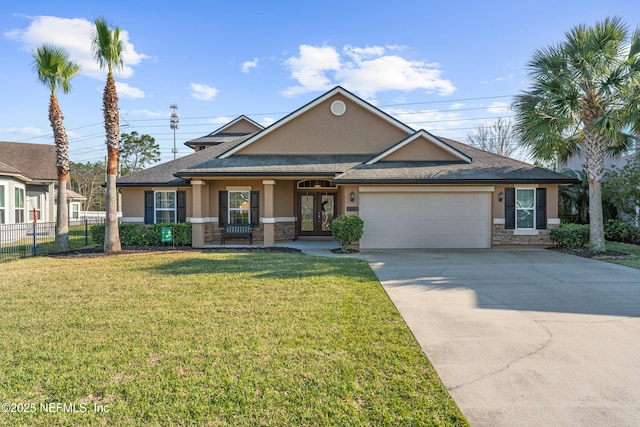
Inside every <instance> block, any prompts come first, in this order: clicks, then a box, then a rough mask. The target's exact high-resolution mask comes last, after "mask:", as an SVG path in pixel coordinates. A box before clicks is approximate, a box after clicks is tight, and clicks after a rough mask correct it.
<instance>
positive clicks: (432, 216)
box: [360, 192, 491, 249]
mask: <svg viewBox="0 0 640 427" xmlns="http://www.w3.org/2000/svg"><path fill="white" fill-rule="evenodd" d="M490 194H491V193H484V192H483V193H398V194H393V193H362V194H361V195H360V216H361V217H362V219H363V220H364V228H365V232H364V235H363V237H362V239H361V241H360V247H361V248H363V249H374V248H390V249H405V248H406V249H412V248H446V249H454V248H488V247H490V243H491V196H490Z"/></svg>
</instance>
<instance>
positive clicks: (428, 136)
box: [367, 129, 471, 165]
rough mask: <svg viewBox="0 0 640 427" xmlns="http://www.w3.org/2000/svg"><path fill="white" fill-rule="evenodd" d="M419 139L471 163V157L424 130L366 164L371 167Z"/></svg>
mask: <svg viewBox="0 0 640 427" xmlns="http://www.w3.org/2000/svg"><path fill="white" fill-rule="evenodd" d="M419 138H425V139H426V140H427V141H429V142H431V143H432V144H434V145H435V146H437V147H439V148H441V149H443V150H444V151H446V152H447V153H449V154H451V155H452V156H454V157H455V158H457V159H459V160H461V161H463V162H466V163H471V157H469V156H468V155H466V154H464V153H463V152H461V151H460V150H456V149H455V148H453V147H452V146H451V145H448V144H447V143H446V142H444V141H443V140H442V139H440V138H438V137H435V136H433V135H431V134H430V133H429V132H427V131H426V130H424V129H420V130H419V131H418V132H416V133H414V134H413V135H411V136H409V137H407V138H406V139H404V140H403V141H400V142H399V143H397V144H396V145H394V146H393V147H391V148H389V149H388V150H386V151H385V152H383V153H381V154H380V155H378V156H376V157H375V158H373V159H371V160H369V161H368V162H367V164H368V165H373V164H375V163H378V162H379V161H381V160H384V159H385V158H386V157H388V156H389V155H391V154H393V153H395V152H396V151H398V150H400V149H401V148H403V147H405V146H407V145H409V144H411V143H414V141H416V140H417V139H419Z"/></svg>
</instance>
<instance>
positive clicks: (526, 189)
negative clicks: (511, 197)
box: [515, 187, 536, 231]
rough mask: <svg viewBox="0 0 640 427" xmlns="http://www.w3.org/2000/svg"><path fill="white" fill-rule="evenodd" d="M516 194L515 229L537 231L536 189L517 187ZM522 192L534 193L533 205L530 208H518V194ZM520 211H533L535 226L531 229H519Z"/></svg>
mask: <svg viewBox="0 0 640 427" xmlns="http://www.w3.org/2000/svg"><path fill="white" fill-rule="evenodd" d="M515 190H516V194H515V202H516V204H515V215H516V217H515V225H516V227H515V229H516V230H522V231H524V230H527V231H529V230H531V231H535V230H536V189H535V188H534V187H517V188H516V189H515ZM520 191H531V192H533V205H532V207H530V208H520V207H518V192H520ZM518 211H531V217H532V218H533V224H532V226H531V227H519V226H518Z"/></svg>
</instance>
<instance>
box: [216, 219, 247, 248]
mask: <svg viewBox="0 0 640 427" xmlns="http://www.w3.org/2000/svg"><path fill="white" fill-rule="evenodd" d="M237 237H238V238H239V237H245V238H248V239H249V244H250V245H253V226H252V225H251V224H227V225H225V226H224V227H222V229H221V230H220V244H221V245H224V241H225V239H226V238H237Z"/></svg>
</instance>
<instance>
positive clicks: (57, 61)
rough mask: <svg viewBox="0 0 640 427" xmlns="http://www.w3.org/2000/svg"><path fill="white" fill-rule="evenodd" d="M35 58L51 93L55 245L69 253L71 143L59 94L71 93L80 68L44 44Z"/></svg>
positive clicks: (36, 69) (63, 52)
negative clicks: (56, 187)
mask: <svg viewBox="0 0 640 427" xmlns="http://www.w3.org/2000/svg"><path fill="white" fill-rule="evenodd" d="M31 55H32V56H33V65H32V69H33V71H34V72H35V73H36V74H37V75H38V80H39V81H40V82H41V83H42V84H43V85H44V86H45V87H47V88H48V89H49V90H50V91H51V96H50V98H49V122H50V124H51V129H52V130H53V140H54V142H55V144H56V169H57V172H58V208H57V214H56V246H57V249H58V250H59V251H62V252H66V251H68V250H69V214H68V207H67V178H68V175H69V141H68V140H67V132H66V130H65V128H64V123H63V119H64V117H63V116H62V111H60V105H58V97H57V95H56V93H57V92H58V89H60V88H61V89H62V91H63V92H64V93H69V92H70V91H71V78H72V77H73V76H75V75H76V74H78V72H79V71H80V65H78V63H76V62H75V61H72V60H71V59H69V53H68V52H67V51H66V50H65V49H63V48H60V47H55V46H52V45H48V44H45V45H42V46H40V47H39V48H38V49H36V50H35V51H34V50H32V51H31Z"/></svg>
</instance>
